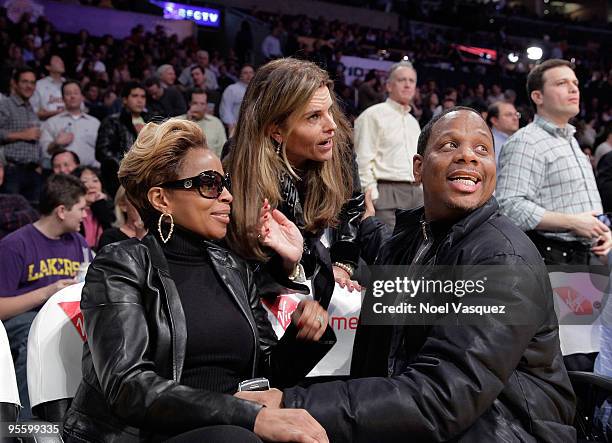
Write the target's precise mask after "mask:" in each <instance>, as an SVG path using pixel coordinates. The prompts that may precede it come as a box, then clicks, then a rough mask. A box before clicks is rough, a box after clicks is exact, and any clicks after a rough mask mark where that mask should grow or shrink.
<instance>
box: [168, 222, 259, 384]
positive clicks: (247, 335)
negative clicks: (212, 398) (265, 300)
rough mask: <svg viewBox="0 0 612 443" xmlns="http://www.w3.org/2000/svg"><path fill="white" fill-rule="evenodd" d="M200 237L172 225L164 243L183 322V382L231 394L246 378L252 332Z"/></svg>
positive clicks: (248, 373)
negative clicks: (181, 307) (171, 232)
mask: <svg viewBox="0 0 612 443" xmlns="http://www.w3.org/2000/svg"><path fill="white" fill-rule="evenodd" d="M201 240H202V239H201V238H200V237H198V236H197V235H195V234H193V233H191V232H188V231H185V230H183V229H180V228H176V227H175V229H174V234H173V235H172V238H171V239H170V241H169V242H168V243H167V244H165V245H164V246H163V249H164V254H165V256H166V259H167V260H168V265H169V268H170V275H171V277H172V279H173V280H174V282H175V283H176V287H177V289H178V293H179V297H180V299H181V304H182V305H183V311H184V312H185V321H186V326H187V347H186V351H185V365H184V368H183V375H182V378H181V383H182V384H184V385H186V386H190V387H193V388H199V389H206V390H209V391H213V392H222V393H227V394H233V393H234V392H236V390H237V387H238V383H239V382H240V381H242V380H245V379H248V378H250V374H251V367H252V361H253V346H254V342H253V331H252V330H251V327H250V325H249V322H248V321H247V319H246V318H245V316H244V314H243V313H242V312H241V311H240V308H239V306H238V304H237V303H236V301H235V300H234V299H233V298H232V296H231V295H230V294H229V293H228V292H227V291H226V289H225V286H224V285H223V284H222V282H221V281H219V276H218V275H217V274H216V272H215V271H214V269H213V267H212V265H211V263H210V258H209V256H208V254H207V253H206V246H204V244H203V243H202V242H201Z"/></svg>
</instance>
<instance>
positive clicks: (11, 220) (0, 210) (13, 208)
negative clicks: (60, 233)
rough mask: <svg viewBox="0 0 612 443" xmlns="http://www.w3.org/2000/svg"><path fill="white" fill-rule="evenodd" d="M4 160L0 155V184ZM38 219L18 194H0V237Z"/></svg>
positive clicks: (2, 178)
mask: <svg viewBox="0 0 612 443" xmlns="http://www.w3.org/2000/svg"><path fill="white" fill-rule="evenodd" d="M5 165H6V161H5V160H4V157H2V155H0V186H2V182H4V167H5ZM36 220H38V212H36V211H35V210H34V209H33V208H32V206H30V204H29V203H28V201H27V200H26V199H25V198H23V197H22V196H21V195H19V194H0V238H2V237H4V236H5V235H7V234H9V233H11V232H13V231H15V230H17V229H18V228H21V227H22V226H25V225H27V224H29V223H33V222H35V221H36Z"/></svg>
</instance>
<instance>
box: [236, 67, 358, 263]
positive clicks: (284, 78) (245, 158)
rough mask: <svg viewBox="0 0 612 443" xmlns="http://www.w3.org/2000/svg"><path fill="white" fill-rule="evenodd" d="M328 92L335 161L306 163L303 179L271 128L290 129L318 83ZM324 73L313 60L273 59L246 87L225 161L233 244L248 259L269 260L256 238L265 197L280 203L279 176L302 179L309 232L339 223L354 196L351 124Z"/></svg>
mask: <svg viewBox="0 0 612 443" xmlns="http://www.w3.org/2000/svg"><path fill="white" fill-rule="evenodd" d="M322 86H325V87H327V88H328V89H329V90H330V94H331V97H332V107H331V110H330V113H331V115H332V117H333V119H334V121H335V122H336V124H337V126H338V127H337V129H336V131H335V135H334V151H333V155H332V159H331V160H329V161H326V162H322V163H319V162H307V164H306V166H305V168H304V169H305V170H304V171H302V174H301V178H298V175H297V174H296V172H295V171H294V170H293V168H292V167H291V165H290V164H289V161H288V160H287V156H286V153H285V146H284V143H283V144H282V145H281V146H280V155H279V154H277V153H276V149H277V147H276V146H275V145H274V142H273V140H272V138H271V134H270V131H271V127H272V126H273V125H277V126H278V127H280V128H283V129H285V130H287V131H289V132H290V131H291V129H292V128H291V122H292V118H293V117H294V116H296V115H299V113H300V112H302V110H303V109H304V108H305V107H306V106H307V105H308V103H309V102H310V99H311V97H312V96H313V94H314V93H315V92H316V91H317V89H319V88H320V87H322ZM332 86H333V83H332V82H331V80H330V79H329V76H328V74H327V72H326V71H324V70H323V69H321V68H319V67H318V66H317V65H315V64H314V63H311V62H307V61H303V60H297V59H293V58H284V59H279V60H274V61H271V62H270V63H268V64H266V65H265V66H263V67H261V68H260V69H258V70H257V73H256V74H255V77H254V78H253V80H251V82H250V83H249V86H248V87H247V90H246V93H245V96H244V99H243V101H242V105H241V107H240V117H239V120H238V124H237V125H236V134H235V145H234V147H233V149H232V152H231V154H230V157H229V158H228V159H227V161H226V165H225V166H226V169H227V171H228V172H229V173H230V175H231V177H232V193H233V196H234V201H233V204H232V207H233V210H232V221H231V229H230V230H229V232H228V237H227V239H228V241H229V244H230V245H231V247H232V248H233V249H234V250H235V251H237V252H238V253H240V254H241V255H242V256H244V257H247V258H255V259H258V260H265V259H266V258H267V255H266V253H265V252H264V250H263V249H262V247H261V245H260V244H259V242H258V241H257V238H256V237H255V235H254V234H255V233H256V232H255V231H256V226H257V224H258V222H259V211H260V207H261V204H262V203H263V200H264V198H267V199H268V200H269V201H270V204H271V205H272V206H273V207H275V206H278V204H279V203H280V202H281V200H282V197H281V192H280V180H281V177H282V176H283V174H288V175H290V176H292V177H293V178H295V179H296V180H302V181H303V183H304V188H305V189H306V191H305V194H306V195H305V201H303V202H302V206H303V212H304V220H305V224H306V226H305V230H306V231H309V232H317V231H318V230H320V229H322V228H325V227H327V226H331V225H334V224H336V223H337V217H338V214H339V213H340V210H341V209H342V206H343V205H344V204H345V203H346V201H347V200H348V199H349V198H350V196H351V193H352V189H353V181H352V152H351V148H350V126H349V124H348V122H347V120H346V118H345V117H344V114H343V113H342V111H341V110H340V108H339V106H338V103H337V100H336V96H335V94H334V93H333V91H332Z"/></svg>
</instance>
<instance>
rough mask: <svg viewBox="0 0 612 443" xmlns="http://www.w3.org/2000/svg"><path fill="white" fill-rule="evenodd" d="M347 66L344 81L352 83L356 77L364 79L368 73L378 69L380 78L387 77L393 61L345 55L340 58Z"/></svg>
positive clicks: (348, 83)
mask: <svg viewBox="0 0 612 443" xmlns="http://www.w3.org/2000/svg"><path fill="white" fill-rule="evenodd" d="M340 61H341V63H342V64H343V65H344V66H345V67H346V69H345V70H344V82H345V83H346V84H347V85H349V86H350V85H352V84H353V82H354V81H355V79H360V80H363V79H364V77H365V76H366V74H367V73H368V72H369V71H370V70H372V69H376V71H378V72H377V74H378V76H379V78H381V79H382V78H386V77H387V72H389V69H391V65H393V62H388V61H385V60H372V59H370V58H361V57H350V56H343V57H342V59H341V60H340Z"/></svg>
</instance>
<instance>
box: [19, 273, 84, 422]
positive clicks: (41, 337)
mask: <svg viewBox="0 0 612 443" xmlns="http://www.w3.org/2000/svg"><path fill="white" fill-rule="evenodd" d="M82 289H83V283H80V284H75V285H72V286H68V287H66V288H64V289H62V290H61V291H58V292H57V293H56V294H54V295H53V296H52V297H51V298H50V299H49V300H48V301H47V302H46V303H45V305H44V306H43V307H42V309H41V310H40V312H39V313H38V315H37V316H36V318H35V319H34V321H33V322H32V327H31V328H30V335H29V337H28V390H29V393H30V404H31V405H32V413H33V414H34V415H35V416H36V417H38V418H40V419H42V420H46V421H48V422H61V421H62V420H63V417H64V414H65V413H66V411H67V410H68V408H69V407H70V402H71V400H72V398H73V397H74V395H75V393H76V390H77V388H78V387H79V384H80V382H81V377H82V372H81V357H82V354H83V342H84V341H85V339H86V337H85V328H84V325H83V315H82V314H81V309H80V300H81V290H82Z"/></svg>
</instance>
